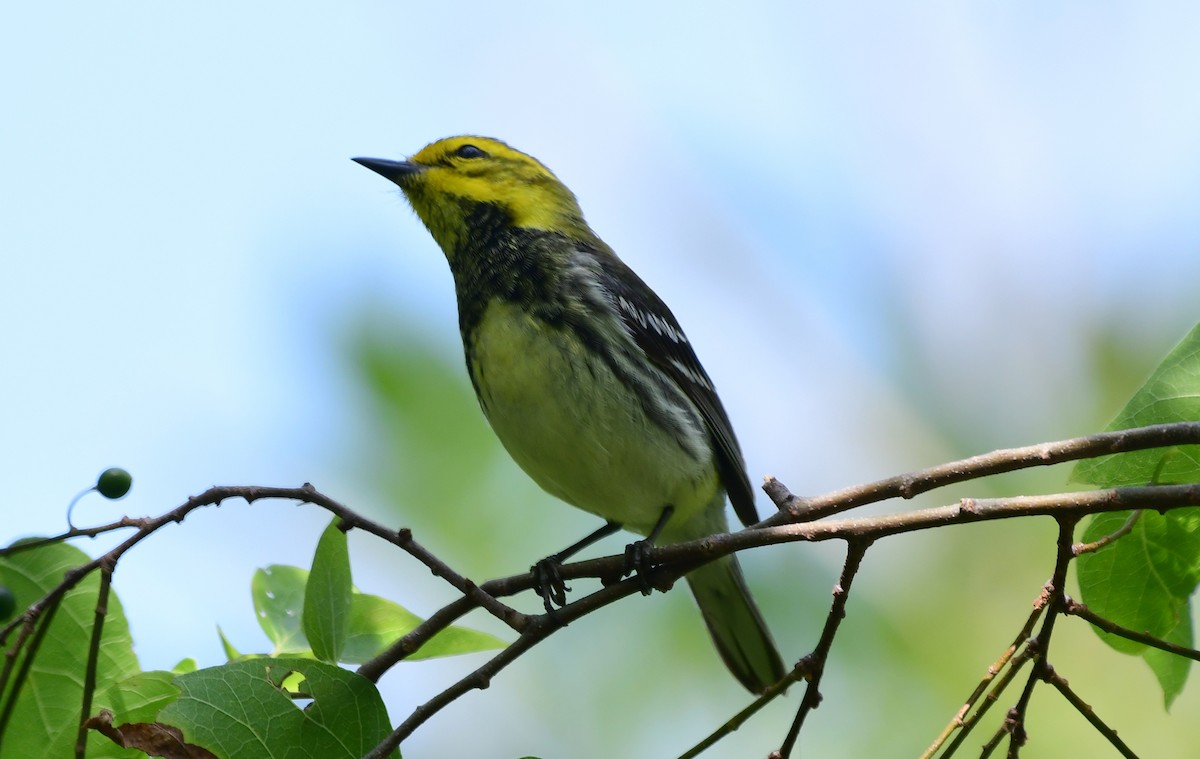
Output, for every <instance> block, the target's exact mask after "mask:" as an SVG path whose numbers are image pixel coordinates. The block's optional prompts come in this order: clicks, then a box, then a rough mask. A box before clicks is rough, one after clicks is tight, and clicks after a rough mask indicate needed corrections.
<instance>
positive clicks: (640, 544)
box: [625, 538, 654, 596]
mask: <svg viewBox="0 0 1200 759" xmlns="http://www.w3.org/2000/svg"><path fill="white" fill-rule="evenodd" d="M653 548H654V541H653V540H651V539H650V538H646V539H644V540H635V541H633V542H632V543H630V544H629V545H627V546H625V574H626V575H630V574H632V575H633V576H634V577H636V578H637V581H638V586H639V587H640V588H641V590H642V595H643V596H648V595H650V592H651V591H653V590H654V586H653V585H651V584H650V572H651V571H652V570H653V569H654V562H652V561H650V550H651V549H653Z"/></svg>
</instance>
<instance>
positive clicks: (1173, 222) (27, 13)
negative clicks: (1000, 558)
mask: <svg viewBox="0 0 1200 759" xmlns="http://www.w3.org/2000/svg"><path fill="white" fill-rule="evenodd" d="M1197 21H1200V8H1197V7H1196V6H1194V5H1190V4H1185V3H1167V4H1155V5H1153V6H1142V5H1135V4H1123V3H1101V4H1098V5H1097V4H1085V3H1061V4H1054V5H1050V6H1047V5H1045V4H1041V3H1017V4H1012V3H1009V4H1004V5H992V4H972V3H966V4H963V3H940V2H938V3H918V4H909V5H904V6H900V5H895V4H889V3H865V4H853V5H852V6H851V5H845V4H839V5H834V6H830V5H827V4H820V3H769V2H760V3H742V4H739V5H738V7H737V10H733V9H732V7H718V6H716V5H711V6H705V5H703V4H700V5H697V4H695V3H659V4H655V5H654V6H652V7H651V6H647V5H645V4H639V3H627V2H616V3H605V4H601V5H591V6H588V7H583V6H578V7H576V6H575V5H571V4H561V5H560V4H551V3H506V4H502V5H500V4H492V3H437V4H432V3H431V4H427V5H426V6H423V7H416V6H413V5H411V4H401V3H384V2H374V3H371V2H364V3H341V4H336V5H329V4H317V3H286V4H285V3H273V2H263V3H250V4H245V3H231V2H211V3H205V4H202V5H184V4H165V5H164V4H161V3H151V2H116V3H106V4H83V3H80V4H75V5H74V6H73V7H71V8H70V9H69V10H65V9H64V8H63V7H62V6H58V5H54V6H51V5H47V4H37V3H21V4H14V5H12V6H9V7H7V8H5V9H4V10H3V11H0V102H3V104H4V105H3V116H2V117H0V260H2V261H3V272H4V273H3V275H2V276H0V329H2V330H3V332H2V334H3V339H4V345H5V351H4V353H5V357H6V360H5V361H4V362H3V364H2V366H3V373H2V374H0V387H2V388H3V391H4V392H3V397H4V398H5V399H6V402H5V403H3V404H0V450H3V451H4V453H5V457H6V463H7V469H8V471H9V476H8V477H7V478H6V482H7V485H8V487H7V488H6V491H5V494H6V503H7V506H6V511H5V516H6V525H7V531H8V533H9V534H10V535H12V536H14V537H15V536H18V535H23V534H30V533H43V534H44V533H49V532H53V531H56V530H58V529H60V528H61V526H62V524H63V519H62V512H63V510H64V509H65V506H66V503H67V502H68V501H69V500H70V498H71V497H72V496H73V495H74V494H75V493H76V492H78V491H79V490H80V489H82V488H83V487H85V486H86V485H87V484H89V483H90V482H91V481H92V479H93V478H94V477H95V476H96V474H98V473H99V472H100V471H101V470H102V469H104V468H105V467H108V466H111V465H120V466H124V467H126V468H128V469H130V470H131V471H132V472H133V474H134V477H135V484H134V491H133V493H132V494H131V495H130V496H129V498H127V499H126V500H125V501H123V502H122V503H121V504H120V505H118V506H116V507H115V509H116V510H114V507H113V506H111V505H108V504H105V503H103V502H101V501H99V499H96V500H87V501H84V502H83V503H82V504H81V506H80V507H79V509H78V511H77V514H79V515H80V517H79V520H80V521H88V518H87V517H86V516H84V515H89V514H90V515H91V516H92V517H93V518H94V519H95V520H96V521H100V520H101V519H107V518H109V517H110V516H112V515H115V514H117V513H119V511H120V510H122V509H127V510H129V511H130V512H133V513H151V512H154V513H157V512H159V511H162V510H165V509H166V508H168V507H170V506H172V505H174V504H177V503H179V502H181V501H182V500H183V499H184V498H185V497H186V496H187V495H188V494H191V493H195V492H198V491H200V490H203V489H204V488H205V487H207V486H208V485H210V484H217V483H220V484H230V483H237V484H252V483H263V484H284V485H293V484H299V483H301V482H304V481H313V482H315V483H317V484H318V485H320V486H322V487H323V488H324V489H326V490H327V491H329V492H331V493H333V494H335V495H336V496H338V497H341V498H342V499H343V500H345V501H348V502H354V501H355V497H356V496H361V495H362V493H361V492H360V491H359V490H358V489H357V486H356V484H355V482H354V479H353V477H352V476H351V474H350V469H351V468H350V467H348V466H347V465H346V462H345V461H344V460H341V459H339V451H340V450H341V449H343V448H347V447H350V448H352V447H353V445H354V443H355V442H356V440H358V439H359V438H358V437H356V436H361V434H362V423H361V420H357V421H356V420H355V419H354V418H353V415H352V414H350V413H348V412H347V410H346V409H344V408H341V407H339V405H338V404H339V403H340V402H341V399H344V398H345V396H346V393H347V392H348V389H347V388H348V385H349V384H351V383H350V380H348V378H347V376H346V372H345V370H344V369H343V368H341V367H339V366H338V365H337V362H336V359H337V354H336V350H335V349H334V348H333V347H332V346H334V345H335V344H336V341H337V338H338V335H339V334H341V330H343V329H344V327H345V325H346V323H347V321H348V320H350V319H351V316H349V315H351V314H353V313H355V312H356V309H357V308H358V307H359V306H360V305H361V304H363V303H369V302H385V303H388V304H390V306H391V307H392V308H394V309H395V311H396V312H397V313H399V314H402V315H404V317H405V318H406V319H407V320H408V321H409V323H410V325H411V328H412V329H413V330H414V332H417V333H420V334H422V335H425V336H427V337H428V341H429V342H430V343H432V344H433V345H435V346H437V347H438V349H444V350H445V352H446V355H447V356H448V357H449V360H451V361H458V360H459V358H458V355H457V352H456V351H457V335H456V331H455V318H454V302H453V293H452V290H451V283H450V279H449V275H448V273H447V271H446V267H445V262H444V261H443V260H442V258H441V256H440V254H439V252H438V251H437V250H436V248H435V247H434V246H433V244H432V242H431V241H430V240H429V239H428V237H427V235H426V234H425V232H424V230H423V229H422V228H421V227H420V225H419V223H418V222H417V221H416V220H415V218H414V217H413V216H412V214H411V213H410V212H409V210H408V209H407V208H406V207H405V206H404V204H403V203H402V201H401V200H400V199H399V198H398V197H397V196H396V194H395V192H394V191H393V190H392V189H391V188H390V187H389V186H387V185H386V183H383V182H382V181H381V180H380V179H379V178H378V177H376V176H374V175H372V174H371V173H370V172H367V171H365V170H363V169H362V168H361V167H358V166H356V165H355V164H353V163H351V162H350V161H349V160H348V159H349V158H350V157H351V156H357V155H367V156H380V157H396V158H398V157H402V156H404V155H406V154H410V153H413V152H415V151H416V150H418V149H419V148H420V147H421V146H422V145H424V144H425V143H427V142H429V141H431V140H433V139H436V138H439V137H443V136H447V135H450V134H457V133H464V132H466V133H471V132H474V133H481V134H488V135H492V136H495V137H499V138H502V139H505V140H507V141H508V142H510V143H511V144H513V145H514V146H516V147H518V148H521V149H524V150H526V151H528V152H530V153H532V154H534V155H536V156H537V157H539V158H540V159H541V160H542V161H543V162H544V163H546V164H547V165H548V166H550V167H551V168H552V169H553V170H554V171H555V172H556V173H557V174H558V175H559V176H560V178H562V179H563V180H564V181H566V182H567V183H568V184H569V185H570V186H571V187H572V188H573V189H574V190H575V192H576V194H577V195H578V196H579V198H580V200H581V203H582V205H583V207H584V210H585V212H586V213H587V215H588V218H589V220H590V221H591V222H592V224H593V226H594V227H595V228H596V229H597V231H598V232H599V233H600V234H601V236H602V237H604V238H605V239H606V240H607V241H608V242H609V243H610V244H611V245H612V246H613V247H614V248H615V249H616V250H617V251H618V252H619V253H620V254H621V255H622V256H623V257H624V258H625V260H626V261H627V262H629V263H630V264H631V265H633V266H634V267H635V268H636V269H637V270H638V271H639V272H640V273H641V274H642V275H643V277H644V278H645V279H646V280H647V281H648V282H649V283H650V284H651V285H652V286H654V287H655V288H656V289H657V290H658V292H659V293H660V294H661V295H662V296H663V297H664V298H665V299H666V300H667V301H668V302H670V303H671V304H672V307H673V308H674V310H675V312H676V315H677V316H678V317H679V318H680V321H681V322H682V323H683V324H684V325H685V326H686V327H687V329H688V332H689V335H690V336H691V338H692V340H693V342H694V343H696V344H697V345H698V346H699V350H700V353H701V357H702V358H703V359H704V361H705V364H706V366H707V367H708V369H709V372H710V374H712V375H713V376H714V378H715V379H716V381H717V384H718V385H719V386H720V387H721V388H722V395H723V397H724V398H725V400H726V404H727V405H728V406H729V407H730V410H731V411H730V413H731V415H732V416H733V418H734V419H735V420H738V428H739V435H740V437H741V438H742V440H743V446H744V447H745V448H746V450H747V455H748V458H749V460H750V462H751V470H752V476H754V477H755V478H757V477H758V476H761V475H762V474H766V473H773V474H777V475H779V476H780V477H781V478H782V479H784V480H785V481H787V482H789V484H793V483H794V484H795V485H796V486H797V489H802V490H805V491H817V490H822V489H828V488H832V487H837V486H840V485H845V484H850V483H852V482H855V481H858V480H862V479H867V478H872V477H878V476H884V475H887V474H891V473H893V472H895V471H898V470H901V469H908V468H914V467H916V466H919V465H923V464H929V463H934V462H935V461H937V460H939V458H941V457H944V456H945V455H949V454H950V453H951V452H953V451H955V450H957V448H956V445H958V444H959V443H960V442H961V439H962V437H963V434H962V432H961V429H959V430H958V432H957V433H955V434H948V433H947V425H948V422H947V421H946V420H957V422H956V423H959V424H961V425H963V428H970V429H971V431H972V437H971V440H973V441H975V443H976V444H977V445H979V446H980V447H981V448H982V447H992V446H999V445H1016V444H1021V443H1031V442H1036V441H1038V440H1041V439H1052V438H1061V437H1068V436H1071V435H1075V434H1082V433H1084V432H1087V431H1089V430H1090V429H1093V428H1094V427H1096V426H1098V425H1099V424H1101V423H1102V422H1103V421H1105V420H1104V418H1103V417H1104V415H1105V414H1106V413H1112V412H1115V411H1116V408H1115V407H1114V408H1111V409H1109V410H1108V411H1107V412H1106V411H1104V409H1103V408H1102V407H1100V406H1098V403H1097V400H1096V398H1097V396H1096V392H1095V391H1094V390H1093V389H1092V386H1091V382H1090V379H1089V376H1090V373H1091V372H1092V371H1093V370H1094V366H1093V364H1092V363H1090V358H1089V353H1088V348H1087V345H1089V340H1091V339H1092V338H1093V337H1094V335H1095V334H1096V332H1097V331H1105V332H1106V333H1110V334H1113V335H1116V336H1117V337H1118V338H1119V339H1120V341H1121V342H1122V344H1123V345H1126V346H1127V347H1129V346H1132V348H1131V349H1135V352H1136V351H1141V353H1140V354H1139V355H1141V356H1144V357H1145V361H1146V364H1145V366H1144V367H1143V368H1141V369H1139V368H1138V367H1134V368H1132V369H1131V370H1130V371H1132V372H1133V373H1134V374H1137V373H1138V372H1139V371H1141V372H1143V373H1144V372H1148V371H1149V369H1150V368H1151V367H1152V364H1153V361H1154V360H1156V358H1157V357H1159V356H1161V355H1163V354H1165V352H1166V351H1167V350H1168V349H1169V348H1170V346H1171V345H1172V344H1173V343H1174V342H1175V341H1176V340H1178V339H1179V338H1180V337H1182V335H1183V334H1184V333H1185V332H1186V331H1187V330H1188V329H1189V328H1190V327H1191V326H1192V324H1194V323H1195V321H1196V320H1197V317H1198V315H1200V308H1197V305H1196V304H1197V302H1198V301H1197V297H1196V296H1197V293H1198V291H1200V285H1198V283H1200V255H1198V251H1197V246H1198V244H1200V210H1198V209H1200V140H1197V139H1196V135H1197V134H1200V94H1198V90H1197V88H1196V86H1195V83H1196V82H1197V81H1200V49H1198V48H1197V46H1196V45H1195V39H1194V33H1195V29H1196V28H1197ZM935 402H936V403H935ZM930 404H935V405H933V406H931V405H930ZM897 435H899V436H900V438H899V439H901V440H903V443H902V444H899V445H897V444H896V443H895V441H896V440H897V437H895V436H897ZM952 438H953V439H952ZM848 451H855V452H858V453H861V454H863V455H854V456H848V455H845V454H846V452H848ZM800 486H803V487H800ZM363 507H364V510H367V511H370V510H371V505H370V504H364V506H363ZM250 512H251V513H247V510H246V509H244V508H243V507H242V506H236V507H234V506H230V507H226V508H223V509H222V510H221V511H220V512H218V513H215V514H205V515H198V516H196V517H194V518H193V519H191V520H189V523H188V524H187V525H185V526H184V527H183V528H180V529H178V530H176V531H175V533H174V534H173V535H171V536H170V537H164V540H163V541H160V542H159V543H158V544H156V545H155V546H147V547H146V549H145V550H144V551H141V552H139V553H140V555H141V557H142V558H140V559H139V558H134V557H131V559H130V564H129V566H130V569H129V570H128V571H127V572H120V573H119V574H118V586H117V587H118V590H119V591H120V592H121V593H122V596H123V598H124V599H125V603H126V605H127V606H128V607H130V610H131V613H133V614H135V615H140V617H138V616H135V619H134V621H133V624H134V635H135V638H136V639H137V640H138V642H139V653H140V654H141V655H142V656H143V659H144V662H143V663H144V664H145V665H146V666H148V667H161V666H169V665H170V664H171V663H173V660H172V659H171V657H172V656H174V652H176V651H187V652H194V653H196V654H197V655H198V656H200V658H201V659H203V660H206V663H214V662H215V661H217V660H218V659H219V655H220V652H219V649H217V647H216V646H215V636H214V634H213V625H214V624H216V623H220V624H221V625H222V626H223V627H225V629H226V630H229V631H232V633H233V634H235V635H240V636H244V637H249V636H251V635H253V634H254V627H253V622H252V620H251V619H250V618H249V617H248V615H247V614H246V613H245V611H246V610H248V608H249V601H248V591H247V592H246V593H245V594H243V595H245V596H246V597H247V598H246V600H245V601H244V603H245V606H244V607H242V608H234V609H228V608H225V607H223V604H227V603H228V602H227V601H226V600H224V599H225V598H226V594H227V590H228V588H229V587H230V586H231V585H232V586H234V587H245V588H247V589H248V586H249V576H250V572H251V571H252V570H253V568H254V567H256V566H260V565H262V564H265V563H270V562H284V563H297V564H302V563H304V562H305V561H306V559H307V557H308V556H309V555H310V554H311V550H312V546H313V545H315V541H316V536H317V534H318V532H319V529H320V525H321V524H322V523H323V521H324V520H323V518H322V517H320V515H319V514H314V513H312V510H309V511H307V512H306V511H303V510H298V509H295V508H293V507H290V506H275V507H263V508H261V509H260V507H258V506H255V507H254V509H252V510H250ZM172 541H174V542H172ZM264 544H266V545H269V546H270V547H271V550H270V551H264V550H262V549H263V546H264ZM87 548H88V547H87V546H85V549H87ZM88 550H90V549H88ZM139 561H140V562H142V563H141V564H137V563H136V562H139ZM122 566H123V567H124V566H126V565H125V564H124V563H123V564H122ZM139 567H140V568H139ZM200 567H202V568H203V572H204V575H205V582H203V583H200V585H201V586H202V587H199V588H197V589H196V591H195V594H194V595H191V594H189V595H187V596H186V597H183V598H180V597H178V596H177V595H176V594H173V593H172V590H171V589H172V588H173V587H174V586H173V584H172V583H177V582H182V581H183V580H184V578H188V577H191V576H192V575H191V574H190V573H191V572H193V571H195V569H196V568H200ZM364 571H365V572H366V573H367V575H369V574H370V573H371V572H372V571H374V572H379V573H383V572H386V571H388V570H386V569H378V568H376V569H366V570H364ZM121 575H125V576H121ZM366 589H367V590H370V591H373V592H379V590H380V589H379V588H377V587H368V588H366ZM139 596H140V597H141V599H142V600H140V601H139V600H138V598H139ZM240 598H241V596H239V599H240ZM239 603H241V601H240V600H239ZM194 609H200V610H201V611H199V612H198V613H196V615H195V617H194V618H192V617H190V616H188V615H190V614H191V613H192V612H193V610H194ZM172 618H174V619H175V620H176V623H175V625H174V626H172V627H169V628H168V629H169V630H170V635H171V636H172V640H171V645H162V644H161V643H160V642H158V641H157V640H156V639H158V638H160V637H161V635H158V634H156V632H154V630H155V628H154V627H153V625H155V624H156V623H157V622H158V621H159V620H161V619H168V620H170V619H172ZM181 620H186V621H181Z"/></svg>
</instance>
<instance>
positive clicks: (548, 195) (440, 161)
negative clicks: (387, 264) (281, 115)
mask: <svg viewBox="0 0 1200 759" xmlns="http://www.w3.org/2000/svg"><path fill="white" fill-rule="evenodd" d="M354 160H355V161H357V162H358V163H360V164H362V165H363V166H366V167H367V168H368V169H371V170H372V171H374V172H376V173H378V174H381V175H382V176H384V177H386V178H387V179H390V180H391V181H393V182H395V183H396V184H397V185H399V187H400V189H401V190H402V191H403V192H404V196H405V197H406V198H408V202H409V203H411V204H412V207H413V210H415V211H416V212H417V216H419V217H421V221H423V222H424V223H425V226H426V227H428V228H429V231H430V233H431V234H432V235H433V238H434V239H435V240H437V243H438V245H440V246H441V248H442V250H443V251H445V253H446V255H447V256H448V257H449V258H451V259H452V260H453V258H454V256H455V253H456V251H457V250H458V249H459V247H460V246H461V245H462V244H464V243H466V242H467V241H469V240H470V239H471V238H472V236H473V235H476V234H480V233H483V232H485V231H486V230H482V229H480V228H479V227H480V226H481V225H482V224H483V223H484V222H487V223H489V224H493V225H496V224H499V225H503V226H507V227H517V228H525V229H542V230H549V231H554V232H560V233H562V234H566V235H568V236H572V237H575V236H587V237H591V236H593V235H592V232H591V230H590V229H588V226H587V223H586V222H585V221H584V220H583V212H582V211H581V210H580V209H579V203H578V202H577V201H576V200H575V196H574V195H573V194H572V193H571V191H570V190H568V189H567V187H566V185H564V184H563V183H562V182H560V181H558V177H556V176H554V174H553V173H551V171H550V170H549V169H547V168H546V167H545V166H543V165H542V164H541V162H540V161H538V160H537V159H536V158H533V157H532V156H528V155H526V154H524V153H522V152H521V151H519V150H514V149H513V148H510V147H509V146H508V145H506V144H504V143H503V142H501V141H499V140H494V139H491V138H489V137H475V136H462V137H447V138H446V139H444V140H438V141H437V142H434V143H431V144H429V145H426V146H425V147H424V148H422V149H421V151H420V152H419V153H417V154H416V155H414V156H413V157H412V158H410V159H408V160H407V161H387V160H382V159H377V158H355V159H354Z"/></svg>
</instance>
